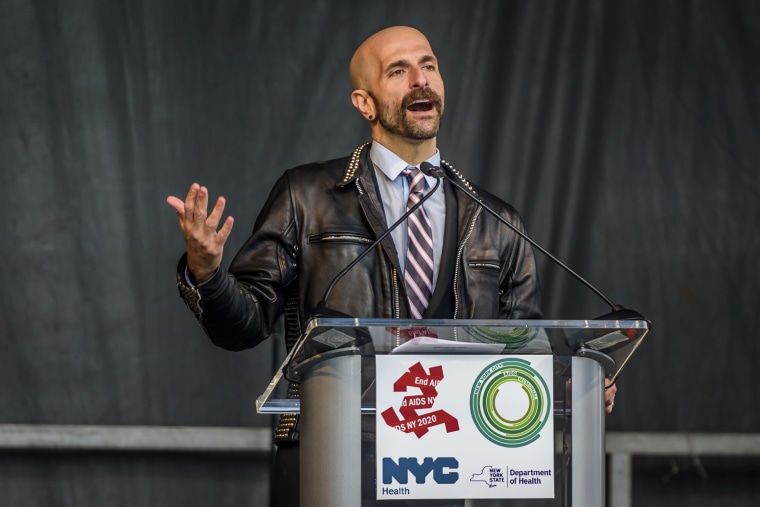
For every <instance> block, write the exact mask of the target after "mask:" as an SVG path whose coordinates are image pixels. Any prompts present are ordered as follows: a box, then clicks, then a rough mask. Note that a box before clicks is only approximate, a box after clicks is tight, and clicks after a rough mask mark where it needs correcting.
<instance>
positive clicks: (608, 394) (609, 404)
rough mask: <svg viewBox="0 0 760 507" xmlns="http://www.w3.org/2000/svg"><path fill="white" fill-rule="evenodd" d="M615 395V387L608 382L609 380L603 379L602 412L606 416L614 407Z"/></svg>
mask: <svg viewBox="0 0 760 507" xmlns="http://www.w3.org/2000/svg"><path fill="white" fill-rule="evenodd" d="M616 394H617V386H616V385H615V384H614V383H612V382H610V380H609V379H604V412H605V413H607V414H611V413H612V409H613V408H614V407H615V395H616Z"/></svg>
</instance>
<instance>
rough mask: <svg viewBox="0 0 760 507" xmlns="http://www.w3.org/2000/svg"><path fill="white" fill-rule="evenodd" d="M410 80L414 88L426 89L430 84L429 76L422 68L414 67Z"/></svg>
mask: <svg viewBox="0 0 760 507" xmlns="http://www.w3.org/2000/svg"><path fill="white" fill-rule="evenodd" d="M410 79H411V83H410V85H411V87H412V88H425V87H426V86H427V84H428V79H427V75H426V74H425V72H424V71H423V70H422V69H421V68H420V67H412V70H411V72H410Z"/></svg>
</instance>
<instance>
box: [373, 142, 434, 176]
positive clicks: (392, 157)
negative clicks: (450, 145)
mask: <svg viewBox="0 0 760 507" xmlns="http://www.w3.org/2000/svg"><path fill="white" fill-rule="evenodd" d="M369 158H370V159H371V160H372V162H373V163H374V164H375V167H377V168H378V169H379V170H380V171H381V172H382V173H383V174H385V176H386V177H387V178H388V179H389V180H390V181H393V180H395V179H396V178H398V176H399V174H401V171H403V170H404V169H406V168H407V167H409V164H407V163H406V162H404V161H403V160H402V159H401V158H399V156H398V155H396V154H395V153H393V152H392V151H391V150H389V149H388V148H386V147H385V146H383V145H382V144H380V143H378V142H377V141H372V146H371V147H370V149H369ZM425 162H430V163H431V164H433V165H434V166H436V167H440V166H441V153H440V152H439V151H438V148H436V150H435V153H434V154H433V156H432V157H430V158H429V159H427V160H426V161H425ZM425 180H427V182H428V186H429V187H432V186H433V185H435V180H436V179H435V178H434V177H432V176H428V175H425Z"/></svg>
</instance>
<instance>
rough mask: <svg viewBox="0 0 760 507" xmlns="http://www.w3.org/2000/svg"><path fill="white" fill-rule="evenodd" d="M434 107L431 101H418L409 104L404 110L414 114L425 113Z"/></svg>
mask: <svg viewBox="0 0 760 507" xmlns="http://www.w3.org/2000/svg"><path fill="white" fill-rule="evenodd" d="M434 107H435V103H434V102H433V101H432V100H428V99H420V100H415V101H414V102H412V103H411V104H409V105H408V106H407V108H406V109H407V110H409V111H412V112H415V113H419V112H421V113H426V112H429V111H432V110H433V108H434Z"/></svg>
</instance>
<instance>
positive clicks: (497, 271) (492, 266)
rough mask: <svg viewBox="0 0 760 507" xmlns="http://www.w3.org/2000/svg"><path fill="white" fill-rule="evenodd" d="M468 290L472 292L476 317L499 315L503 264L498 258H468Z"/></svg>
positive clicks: (490, 317) (495, 316)
mask: <svg viewBox="0 0 760 507" xmlns="http://www.w3.org/2000/svg"><path fill="white" fill-rule="evenodd" d="M466 265H467V281H466V283H467V291H468V292H469V293H470V294H471V296H472V300H471V304H472V305H473V308H472V314H473V316H474V318H481V319H494V318H497V317H498V316H499V296H500V288H501V287H500V279H501V264H500V263H499V261H498V260H491V259H468V260H467V264H466Z"/></svg>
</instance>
